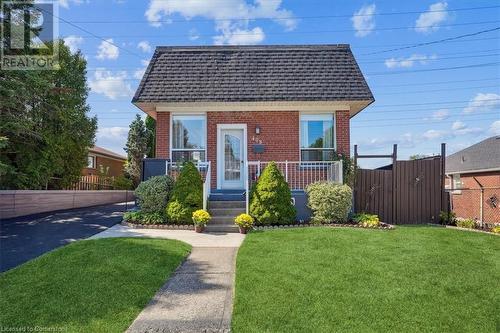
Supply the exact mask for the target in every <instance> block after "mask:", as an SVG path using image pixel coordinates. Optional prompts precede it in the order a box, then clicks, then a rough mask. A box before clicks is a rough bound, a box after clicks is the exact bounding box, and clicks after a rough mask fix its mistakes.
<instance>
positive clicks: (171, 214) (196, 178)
mask: <svg viewBox="0 0 500 333" xmlns="http://www.w3.org/2000/svg"><path fill="white" fill-rule="evenodd" d="M202 206H203V181H202V179H201V175H200V173H199V172H198V169H196V167H195V165H194V164H193V163H192V162H186V163H184V165H183V166H182V169H181V172H180V174H179V177H178V178H177V181H176V182H175V184H174V188H173V190H172V195H171V197H170V201H169V202H168V204H167V210H166V213H167V218H168V219H169V221H170V222H173V223H178V224H193V220H192V216H193V212H194V211H196V210H198V209H201V208H202Z"/></svg>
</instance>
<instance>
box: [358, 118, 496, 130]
mask: <svg viewBox="0 0 500 333" xmlns="http://www.w3.org/2000/svg"><path fill="white" fill-rule="evenodd" d="M483 120H498V118H482V119H474V120H471V121H483ZM455 121H456V120H451V121H439V123H440V124H453V123H454V122H455ZM395 125H397V126H422V125H425V126H429V122H424V123H420V122H415V123H400V124H386V125H376V126H373V125H362V126H351V128H368V127H370V128H378V127H394V126H395Z"/></svg>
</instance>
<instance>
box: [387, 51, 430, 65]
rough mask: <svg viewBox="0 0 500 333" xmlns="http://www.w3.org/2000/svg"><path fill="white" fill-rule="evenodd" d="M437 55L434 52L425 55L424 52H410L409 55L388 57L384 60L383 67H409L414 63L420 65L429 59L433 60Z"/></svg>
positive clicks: (426, 62)
mask: <svg viewBox="0 0 500 333" xmlns="http://www.w3.org/2000/svg"><path fill="white" fill-rule="evenodd" d="M436 58H437V56H436V55H435V54H433V55H430V56H427V55H424V54H412V55H411V56H409V57H407V58H405V57H401V58H390V59H386V60H385V67H387V68H398V67H399V68H410V67H413V65H414V64H416V63H419V64H421V65H426V64H428V63H429V61H430V60H435V59H436Z"/></svg>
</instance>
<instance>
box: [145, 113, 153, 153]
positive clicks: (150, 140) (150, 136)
mask: <svg viewBox="0 0 500 333" xmlns="http://www.w3.org/2000/svg"><path fill="white" fill-rule="evenodd" d="M144 122H145V124H146V130H147V131H148V134H147V135H148V151H147V153H146V155H147V157H149V158H154V157H155V156H156V120H155V119H154V118H153V117H151V116H149V115H148V116H147V117H146V120H145V121H144Z"/></svg>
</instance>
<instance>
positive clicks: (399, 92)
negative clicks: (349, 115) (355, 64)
mask: <svg viewBox="0 0 500 333" xmlns="http://www.w3.org/2000/svg"><path fill="white" fill-rule="evenodd" d="M480 88H500V87H499V86H498V85H489V86H475V87H461V88H446V89H431V90H415V91H403V92H401V91H397V92H388V93H377V94H376V95H402V94H421V93H430V92H440V91H456V90H467V89H480Z"/></svg>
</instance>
